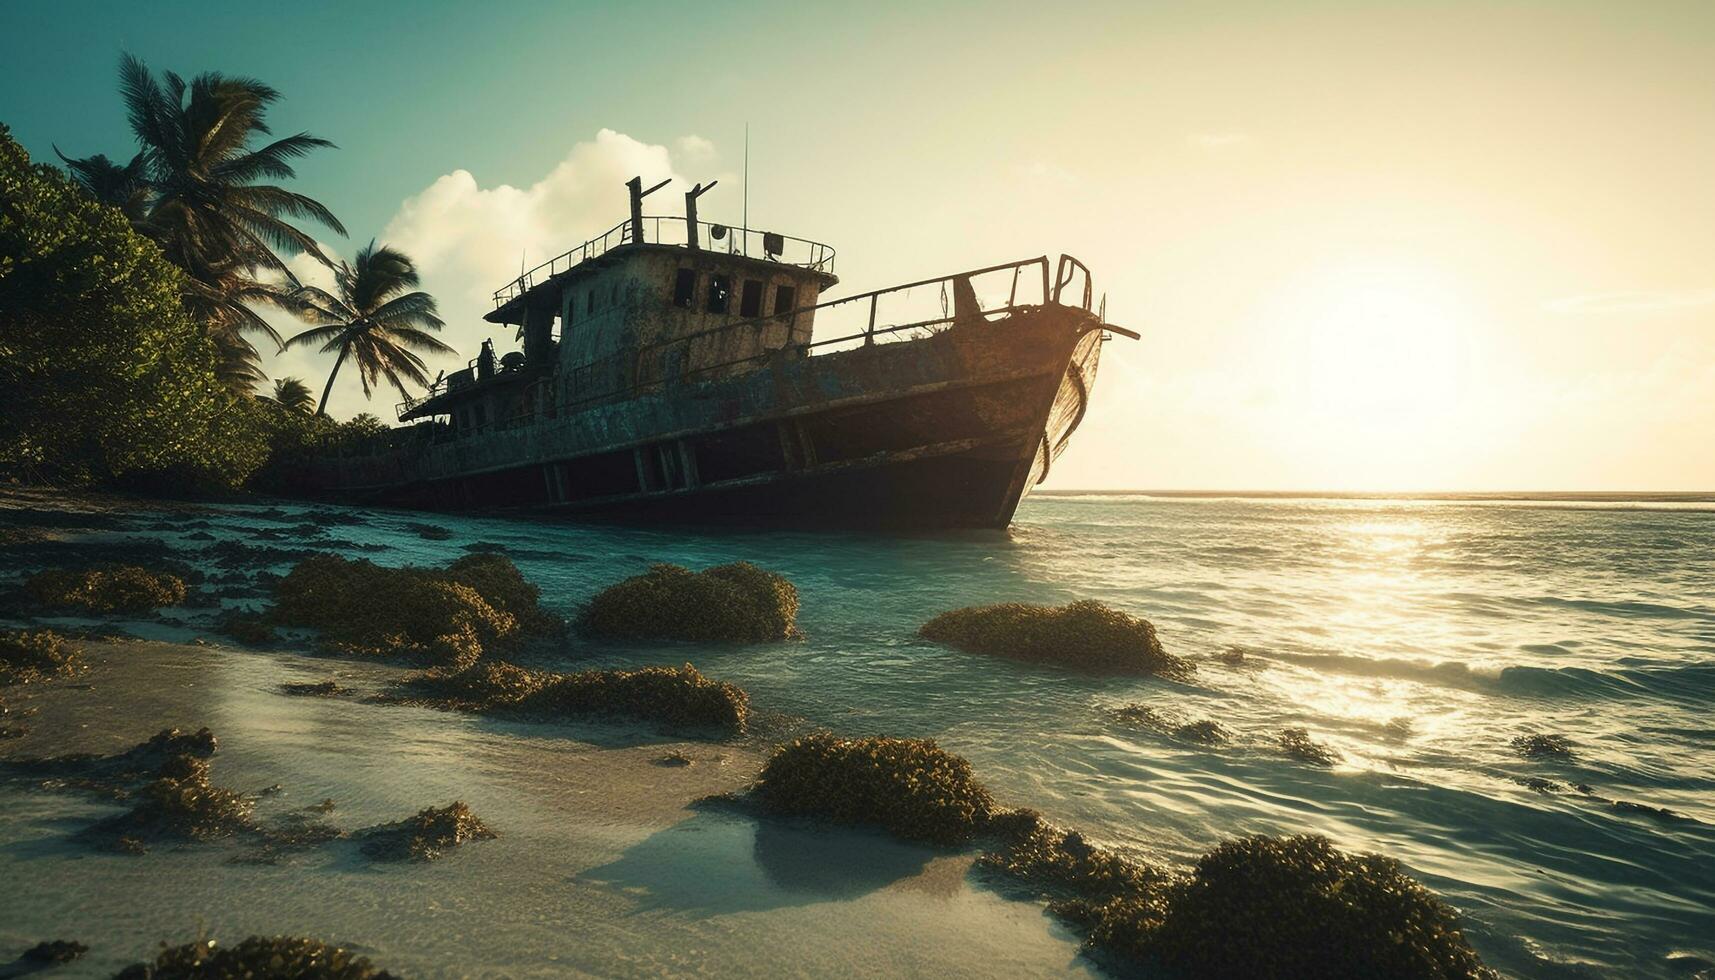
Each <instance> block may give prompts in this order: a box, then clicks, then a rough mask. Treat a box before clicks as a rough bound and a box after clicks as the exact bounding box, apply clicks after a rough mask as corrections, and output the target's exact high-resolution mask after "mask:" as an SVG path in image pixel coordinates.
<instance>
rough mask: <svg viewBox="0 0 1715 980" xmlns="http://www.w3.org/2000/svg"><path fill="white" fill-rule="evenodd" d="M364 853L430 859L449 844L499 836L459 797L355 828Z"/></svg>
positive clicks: (388, 857)
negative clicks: (362, 827)
mask: <svg viewBox="0 0 1715 980" xmlns="http://www.w3.org/2000/svg"><path fill="white" fill-rule="evenodd" d="M354 836H356V837H357V838H358V839H360V840H362V841H363V853H365V854H367V855H369V856H370V857H372V858H375V859H377V860H381V861H407V860H409V861H433V860H435V859H436V858H438V857H440V856H441V855H442V854H443V853H445V852H446V851H447V850H448V849H449V848H454V847H457V846H459V845H460V844H464V843H468V842H470V841H473V840H493V839H494V838H495V837H497V836H499V835H497V834H496V833H495V832H494V831H492V830H490V829H489V828H488V826H487V825H486V824H484V823H483V822H482V821H481V820H478V819H477V818H476V814H474V813H472V812H471V810H470V807H468V806H466V805H465V804H464V803H463V802H462V801H457V800H455V801H454V802H452V803H450V804H448V805H446V806H444V807H439V808H436V807H428V808H426V809H424V810H421V811H418V813H417V814H416V815H415V816H411V817H406V818H405V819H404V820H398V821H395V822H393V823H384V824H380V825H378V826H375V827H369V828H367V829H364V830H360V831H358V832H357V833H356V834H355V835H354Z"/></svg>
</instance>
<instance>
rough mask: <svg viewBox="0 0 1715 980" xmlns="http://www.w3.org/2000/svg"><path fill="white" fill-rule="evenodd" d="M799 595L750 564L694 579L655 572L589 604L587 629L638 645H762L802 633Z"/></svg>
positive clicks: (660, 568)
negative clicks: (645, 642) (690, 642)
mask: <svg viewBox="0 0 1715 980" xmlns="http://www.w3.org/2000/svg"><path fill="white" fill-rule="evenodd" d="M797 618H798V590H797V589H795V588H793V586H792V583H791V582H788V581H786V579H785V578H783V577H781V576H779V575H776V574H774V573H773V572H769V571H765V570H763V569H761V568H758V567H756V566H755V565H752V564H751V563H749V562H744V561H741V562H734V563H733V564H730V565H717V566H716V567H714V568H709V569H705V570H704V571H701V572H693V571H691V570H690V569H688V568H684V567H682V566H679V565H668V564H657V565H652V566H650V568H649V571H648V572H646V573H645V574H643V575H637V576H634V577H632V578H628V579H626V580H625V581H623V582H620V583H619V584H617V585H613V586H609V587H608V588H607V589H604V590H603V591H602V592H601V593H600V594H598V595H597V596H596V597H595V598H594V599H591V600H590V603H589V606H588V607H587V608H585V610H584V614H583V620H582V624H583V626H584V627H585V628H586V629H588V630H589V631H590V632H592V633H596V634H599V635H602V636H608V637H615V638H621V639H634V640H717V641H730V642H762V641H769V640H785V639H789V638H791V637H792V636H794V635H795V634H796V631H797V625H796V623H797Z"/></svg>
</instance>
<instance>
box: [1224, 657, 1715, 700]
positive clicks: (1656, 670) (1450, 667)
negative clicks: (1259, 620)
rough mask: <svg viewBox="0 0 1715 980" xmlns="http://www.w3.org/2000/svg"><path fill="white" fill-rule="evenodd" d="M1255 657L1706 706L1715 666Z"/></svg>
mask: <svg viewBox="0 0 1715 980" xmlns="http://www.w3.org/2000/svg"><path fill="white" fill-rule="evenodd" d="M1255 656H1257V658H1258V659H1266V660H1276V661H1282V662H1286V663H1293V664H1297V665H1299V666H1302V667H1306V668H1308V669H1311V670H1317V671H1331V672H1337V673H1342V674H1351V675H1354V676H1359V677H1382V678H1396V679H1400V680H1413V681H1419V682H1422V683H1430V684H1441V685H1445V686H1448V687H1457V688H1463V689H1466V690H1476V691H1482V692H1486V693H1496V694H1506V695H1510V696H1513V697H1533V698H1553V699H1561V698H1565V699H1569V700H1574V699H1575V700H1623V699H1630V698H1638V697H1644V698H1659V699H1663V700H1672V701H1685V702H1691V703H1695V704H1707V703H1709V702H1710V700H1711V699H1715V662H1700V663H1691V664H1663V665H1628V666H1622V667H1618V668H1615V669H1611V670H1596V669H1592V668H1589V667H1537V666H1532V665H1528V664H1517V665H1503V666H1488V665H1480V666H1477V667H1473V666H1471V665H1470V664H1468V663H1464V662H1462V661H1456V660H1443V661H1433V660H1419V659H1413V658H1409V657H1364V656H1358V655H1355V654H1342V653H1281V652H1269V653H1266V654H1255Z"/></svg>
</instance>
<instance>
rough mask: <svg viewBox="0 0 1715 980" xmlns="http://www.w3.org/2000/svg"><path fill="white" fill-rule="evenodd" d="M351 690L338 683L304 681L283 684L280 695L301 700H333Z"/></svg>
mask: <svg viewBox="0 0 1715 980" xmlns="http://www.w3.org/2000/svg"><path fill="white" fill-rule="evenodd" d="M350 690H351V689H350V688H348V687H343V686H341V685H340V683H339V682H338V681H335V680H326V681H304V682H301V683H296V684H281V685H280V693H282V694H289V695H291V696H292V697H299V698H332V697H338V696H339V695H341V694H345V693H346V692H348V691H350Z"/></svg>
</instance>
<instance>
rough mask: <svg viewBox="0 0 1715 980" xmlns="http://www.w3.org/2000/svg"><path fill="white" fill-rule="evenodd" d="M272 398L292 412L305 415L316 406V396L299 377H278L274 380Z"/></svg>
mask: <svg viewBox="0 0 1715 980" xmlns="http://www.w3.org/2000/svg"><path fill="white" fill-rule="evenodd" d="M274 400H275V401H277V402H279V403H280V404H281V405H283V406H285V407H286V408H288V409H290V410H291V411H294V412H302V413H304V414H305V415H308V414H310V411H311V410H312V409H314V408H315V407H316V396H315V395H312V394H310V386H309V385H307V384H304V382H303V380H302V379H299V378H280V379H279V380H277V381H275V382H274Z"/></svg>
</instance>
